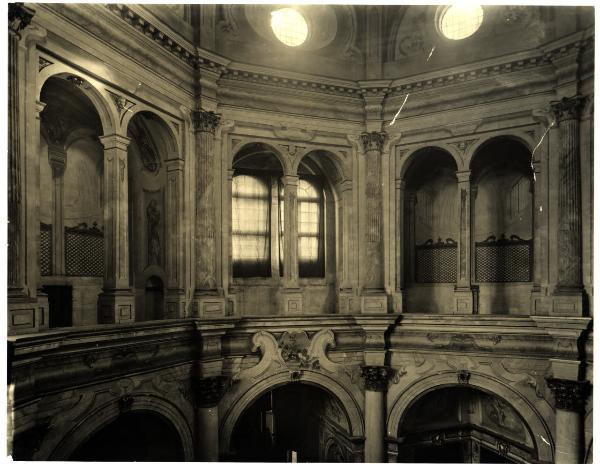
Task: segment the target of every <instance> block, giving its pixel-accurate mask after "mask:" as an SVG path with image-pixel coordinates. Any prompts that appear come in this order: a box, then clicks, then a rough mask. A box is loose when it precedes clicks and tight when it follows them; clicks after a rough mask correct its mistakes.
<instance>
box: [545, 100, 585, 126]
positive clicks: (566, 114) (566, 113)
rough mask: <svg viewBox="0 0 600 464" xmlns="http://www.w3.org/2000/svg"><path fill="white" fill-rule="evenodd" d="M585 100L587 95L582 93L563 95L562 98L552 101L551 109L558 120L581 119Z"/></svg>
mask: <svg viewBox="0 0 600 464" xmlns="http://www.w3.org/2000/svg"><path fill="white" fill-rule="evenodd" d="M584 102H585V97H583V96H581V95H574V96H573V97H563V98H562V99H560V100H557V101H552V102H550V109H551V110H552V113H553V114H554V117H555V118H556V120H557V121H558V122H561V121H567V120H569V119H579V113H580V111H581V109H582V108H583V104H584Z"/></svg>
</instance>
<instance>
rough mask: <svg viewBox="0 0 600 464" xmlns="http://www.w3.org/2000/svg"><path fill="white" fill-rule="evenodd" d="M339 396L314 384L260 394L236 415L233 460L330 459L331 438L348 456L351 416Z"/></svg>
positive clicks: (288, 385)
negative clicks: (349, 419)
mask: <svg viewBox="0 0 600 464" xmlns="http://www.w3.org/2000/svg"><path fill="white" fill-rule="evenodd" d="M343 411H344V409H343V407H342V405H341V404H340V403H339V401H338V400H337V399H335V398H334V397H333V396H332V395H331V394H329V393H328V392H326V391H325V390H323V389H321V388H318V387H316V386H312V385H307V384H302V383H292V384H287V385H283V386H280V387H277V388H275V389H273V390H270V391H268V392H266V393H264V394H262V395H261V396H260V397H259V398H257V399H256V400H255V401H254V402H253V403H252V404H251V405H250V406H248V407H247V408H246V410H245V411H244V413H243V414H242V415H241V416H240V418H239V419H238V421H237V423H236V425H235V427H234V429H233V434H232V442H231V443H232V450H233V452H234V455H233V456H230V457H228V459H232V460H234V461H241V462H249V461H262V462H273V461H276V462H286V461H287V462H289V461H291V459H292V452H294V453H295V458H296V459H297V460H298V462H326V461H327V457H328V456H329V455H330V453H329V454H328V450H330V448H331V442H332V441H334V442H335V443H336V444H337V446H338V456H340V457H341V456H344V458H345V459H344V460H348V457H349V456H350V454H351V453H352V451H351V446H352V445H351V442H350V440H349V435H348V430H349V425H348V419H347V417H346V415H345V413H344V412H343Z"/></svg>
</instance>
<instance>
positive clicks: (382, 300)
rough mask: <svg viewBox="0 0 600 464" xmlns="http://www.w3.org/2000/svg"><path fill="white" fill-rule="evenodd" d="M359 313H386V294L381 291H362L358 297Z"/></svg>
mask: <svg viewBox="0 0 600 464" xmlns="http://www.w3.org/2000/svg"><path fill="white" fill-rule="evenodd" d="M360 312H361V314H387V312H388V295H387V293H385V292H383V291H378V292H373V293H366V292H365V293H363V294H362V295H361V297H360Z"/></svg>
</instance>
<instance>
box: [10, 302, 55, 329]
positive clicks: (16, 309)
mask: <svg viewBox="0 0 600 464" xmlns="http://www.w3.org/2000/svg"><path fill="white" fill-rule="evenodd" d="M7 314H8V323H7V328H8V334H9V335H13V334H24V333H33V332H40V331H42V330H46V329H48V327H49V325H48V323H49V321H48V319H49V317H50V315H49V309H48V296H46V295H45V294H40V295H38V297H37V298H36V299H34V298H27V297H22V296H21V297H11V296H9V297H8V313H7Z"/></svg>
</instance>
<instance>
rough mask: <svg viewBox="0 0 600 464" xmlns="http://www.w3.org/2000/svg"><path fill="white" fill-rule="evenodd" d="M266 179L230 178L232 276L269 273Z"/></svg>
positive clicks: (268, 203) (269, 235)
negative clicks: (231, 189)
mask: <svg viewBox="0 0 600 464" xmlns="http://www.w3.org/2000/svg"><path fill="white" fill-rule="evenodd" d="M270 202H271V195H270V186H269V179H268V178H263V177H261V176H258V175H238V176H235V177H234V178H233V191H232V237H231V241H232V261H233V276H234V277H270V276H271V260H270V259H271V246H270V242H271V240H270V238H271V227H270V218H271V215H270Z"/></svg>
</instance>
